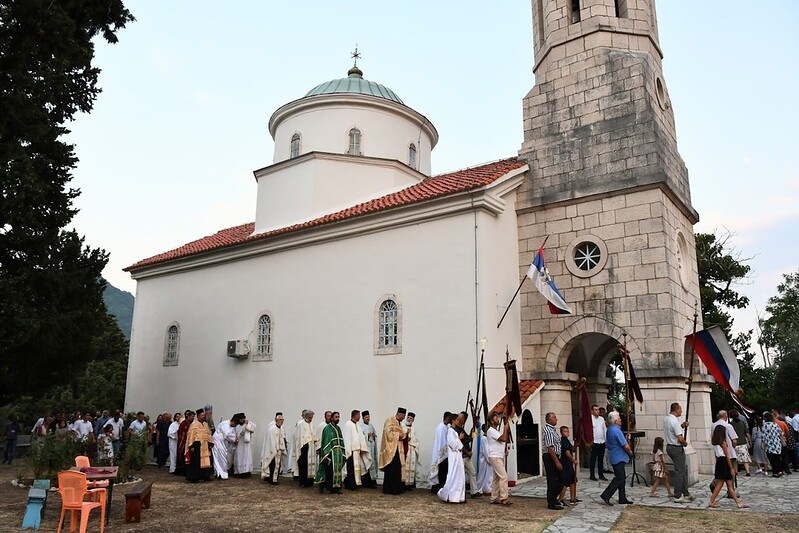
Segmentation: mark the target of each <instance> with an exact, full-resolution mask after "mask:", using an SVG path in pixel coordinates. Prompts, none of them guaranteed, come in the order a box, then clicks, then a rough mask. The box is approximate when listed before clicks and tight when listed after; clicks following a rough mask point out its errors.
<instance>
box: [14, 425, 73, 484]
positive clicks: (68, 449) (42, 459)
mask: <svg viewBox="0 0 799 533" xmlns="http://www.w3.org/2000/svg"><path fill="white" fill-rule="evenodd" d="M86 447H87V443H85V442H76V441H74V440H72V439H57V438H56V436H55V435H53V434H52V433H50V434H48V435H47V436H46V437H45V438H44V439H42V440H38V441H37V440H34V441H32V442H31V447H30V450H29V451H28V455H29V456H30V462H31V466H32V467H33V477H34V479H49V480H50V481H51V482H53V483H54V484H55V482H57V480H58V473H59V472H61V471H62V470H69V469H70V468H71V467H73V466H75V457H77V456H78V455H86Z"/></svg>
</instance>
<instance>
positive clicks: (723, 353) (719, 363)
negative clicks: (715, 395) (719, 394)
mask: <svg viewBox="0 0 799 533" xmlns="http://www.w3.org/2000/svg"><path fill="white" fill-rule="evenodd" d="M693 337H694V335H693V334H691V335H686V336H685V338H686V339H687V340H688V342H693V340H694V339H693ZM696 355H698V356H699V359H701V360H702V362H703V363H704V364H705V366H706V367H707V370H708V372H710V375H711V376H713V378H714V379H715V380H716V383H718V384H719V385H721V386H722V387H723V388H725V389H727V390H728V391H730V392H737V391H738V390H739V389H740V381H741V369H740V368H738V359H736V357H735V353H733V351H732V348H730V343H729V342H727V337H725V336H724V332H723V331H722V330H721V328H720V327H718V326H712V327H710V328H708V329H703V330H702V331H697V332H696Z"/></svg>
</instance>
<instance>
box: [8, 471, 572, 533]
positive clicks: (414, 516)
mask: <svg viewBox="0 0 799 533" xmlns="http://www.w3.org/2000/svg"><path fill="white" fill-rule="evenodd" d="M21 470H22V471H24V467H23V465H22V464H19V465H18V464H16V462H15V464H14V465H12V466H10V467H9V466H5V465H4V466H2V468H0V531H3V532H5V531H22V528H21V524H22V517H23V515H24V514H25V505H26V503H25V502H26V496H27V490H25V489H22V488H18V487H14V486H12V485H11V480H12V479H14V478H15V477H16V476H17V472H18V471H21ZM140 477H141V478H142V479H144V480H146V481H152V482H153V493H152V507H151V508H150V509H144V510H142V521H141V523H138V524H126V523H125V499H124V493H125V491H126V490H128V488H129V487H132V486H133V485H117V486H115V487H114V491H113V501H112V507H111V521H110V523H109V526H108V528H107V529H106V531H109V532H114V531H120V532H150V531H156V530H158V531H170V532H174V533H177V532H181V533H182V532H187V533H188V532H202V533H217V532H219V533H222V532H250V531H253V532H254V531H342V530H356V529H357V530H359V531H385V530H394V531H431V530H439V531H465V530H471V531H486V530H491V531H500V530H502V531H525V532H538V531H541V530H543V529H544V528H546V527H547V526H548V525H550V524H551V523H552V522H553V521H554V520H556V519H557V518H558V517H559V516H561V515H562V514H563V511H561V512H553V511H549V510H547V508H546V501H545V500H538V499H531V498H515V499H514V500H513V501H514V505H512V506H509V507H501V506H498V505H491V504H490V503H489V501H488V499H487V498H478V499H474V500H472V499H467V503H466V504H461V505H455V504H445V503H443V502H441V501H439V500H438V498H436V497H435V496H434V495H432V494H430V492H429V491H427V490H422V489H417V490H415V491H413V492H410V493H406V494H403V495H401V496H388V495H384V494H383V493H382V492H381V491H380V490H379V489H377V490H374V489H361V490H359V491H357V492H349V491H346V490H345V491H344V494H343V495H341V496H336V495H331V494H324V495H322V494H319V492H318V490H316V489H315V488H309V489H300V488H299V486H298V485H297V484H295V483H293V482H292V481H291V480H289V479H285V480H283V481H282V482H281V484H280V485H278V486H272V485H267V484H266V483H264V482H262V481H260V479H259V478H256V477H252V478H249V479H234V478H231V479H228V480H226V481H212V482H208V483H196V484H189V483H186V482H185V481H184V480H183V478H181V477H176V476H171V475H169V474H168V473H167V472H166V468H164V469H158V468H157V467H155V466H147V467H145V468H144V470H142V472H141V473H140ZM60 510H61V498H60V497H59V495H58V494H57V493H51V494H50V496H49V497H48V503H47V511H46V512H45V515H44V519H43V521H42V528H41V530H40V531H56V528H57V526H58V518H59V514H60ZM92 513H97V511H96V510H95V511H92ZM88 530H89V531H99V513H98V514H97V515H96V516H92V518H91V520H90V522H89V529H88ZM64 531H67V528H66V527H65V528H64Z"/></svg>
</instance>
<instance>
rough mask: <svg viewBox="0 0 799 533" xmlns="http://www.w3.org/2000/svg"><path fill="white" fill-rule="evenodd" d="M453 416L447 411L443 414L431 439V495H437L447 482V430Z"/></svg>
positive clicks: (429, 477)
mask: <svg viewBox="0 0 799 533" xmlns="http://www.w3.org/2000/svg"><path fill="white" fill-rule="evenodd" d="M453 416H454V415H453V414H452V413H450V412H449V411H446V412H445V413H444V417H443V418H442V420H441V423H440V424H439V425H438V427H436V433H435V435H434V437H433V453H432V455H431V462H430V474H429V476H428V481H429V482H430V492H433V493H437V492H438V491H439V490H440V489H441V487H443V486H444V482H445V481H446V480H447V467H448V465H449V461H448V460H447V430H449V425H450V424H451V423H452V417H453Z"/></svg>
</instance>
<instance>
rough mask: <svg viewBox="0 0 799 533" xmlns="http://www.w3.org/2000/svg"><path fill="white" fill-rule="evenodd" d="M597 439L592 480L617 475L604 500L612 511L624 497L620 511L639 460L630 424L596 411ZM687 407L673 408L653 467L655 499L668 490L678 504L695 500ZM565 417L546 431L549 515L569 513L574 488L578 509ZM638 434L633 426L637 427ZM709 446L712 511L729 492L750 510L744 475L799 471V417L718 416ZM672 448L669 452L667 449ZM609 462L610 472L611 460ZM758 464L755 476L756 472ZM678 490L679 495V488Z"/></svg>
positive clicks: (798, 413) (552, 418)
mask: <svg viewBox="0 0 799 533" xmlns="http://www.w3.org/2000/svg"><path fill="white" fill-rule="evenodd" d="M591 413H592V415H591V418H592V432H593V434H592V439H591V442H590V443H589V444H588V446H589V447H590V456H589V465H588V468H589V475H590V478H589V479H591V480H592V481H598V480H603V481H608V478H606V477H605V476H604V474H605V473H612V474H613V479H612V480H610V483H608V485H607V487H606V488H605V490H604V491H603V492H602V494H601V495H600V497H601V499H602V501H603V502H604V503H605V504H606V505H613V502H611V497H613V495H614V494H616V493H617V492H618V502H619V503H620V504H630V503H632V500H630V499H629V498H627V495H626V492H625V485H624V480H625V477H626V475H627V474H626V466H627V464H628V463H629V462H630V459H631V458H632V457H633V453H634V450H633V448H632V446H631V444H632V442H633V441H632V440H631V438H630V435H629V433H625V431H626V430H627V428H626V420H624V417H623V415H620V414H619V413H618V412H616V411H612V410H611V411H610V412H608V411H607V410H605V409H603V408H600V407H599V406H597V405H593V406H592V407H591ZM681 417H682V406H681V405H680V404H679V403H677V402H674V403H672V404H671V406H670V412H669V414H668V415H666V416H665V417H664V422H663V436H662V437H660V436H658V437H656V438H655V439H654V443H653V448H652V467H653V476H654V483H653V485H652V489H651V491H650V496H652V497H655V496H656V495H657V489H658V487H659V486H660V484H661V483H662V484H663V485H664V486H665V487H666V490H667V493H668V496H669V498H673V499H674V500H673V501H674V502H675V503H687V502H691V501H693V500H694V496H693V495H691V494H690V493H689V491H688V475H687V471H686V460H685V448H686V446H688V441H687V440H686V432H687V429H688V426H689V423H688V422H687V421H682V420H681ZM557 423H558V418H557V416H556V415H555V413H547V414H546V425H545V426H544V429H543V432H542V435H543V463H544V469H545V471H546V476H547V506H548V508H549V509H554V510H558V509H563V508H564V506H565V505H566V502H565V501H564V497H565V492H566V488H567V487H570V489H571V492H570V496H571V499H570V501H569V503H572V504H574V503H577V502H579V501H580V500H579V499H577V497H576V494H577V491H576V481H577V479H576V475H575V473H574V472H575V471H574V466H576V465H577V461H576V460H575V458H574V455H573V453H572V446H571V443H570V441H569V439H568V436H569V428H568V427H566V426H561V428H560V433H558V428H557V427H556V426H557ZM632 427H633V428H634V422H633V424H632ZM710 439H711V444H712V446H713V453H714V456H715V465H714V480H713V482H712V483H711V484H710V487H709V488H710V493H711V494H710V500H709V502H708V506H709V507H719V504H718V497H719V494H720V492H721V490H722V489H723V488H724V487H725V486H726V488H727V497H728V498H730V499H732V500H733V501H734V502H735V504H736V506H737V507H738V508H745V507H748V506H747V504H745V503H744V502H742V501H741V500H740V498H739V497H738V494H737V493H736V490H735V485H736V484H735V483H734V481H735V478H736V476H737V475H738V472H739V471H742V472H744V475H746V476H752V475H758V474H762V475H768V472H769V471H770V472H771V476H772V477H775V478H779V477H782V476H783V475H789V474H791V473H792V472H799V447H797V442H799V410H798V409H797V408H792V409H791V410H790V414H789V415H787V416H786V415H784V414H783V413H781V412H780V411H778V410H776V409H775V410H772V411H766V412H764V413H763V414H762V415H760V416H754V417H753V418H752V419H748V418H747V417H746V416H744V413H742V412H741V411H739V410H738V409H736V408H733V409H730V411H729V413H728V412H727V411H724V410H722V411H719V412H718V413H717V414H716V421H715V422H714V423H713V424H712V426H711V428H710ZM664 445H665V450H664ZM606 455H607V465H606V464H605V456H606ZM666 456H668V457H669V458H670V460H671V463H672V464H673V469H674V474H673V483H669V474H668V468H667V464H666V459H665V458H666ZM753 465H754V469H753V467H752V466H753ZM672 486H673V489H672Z"/></svg>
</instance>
